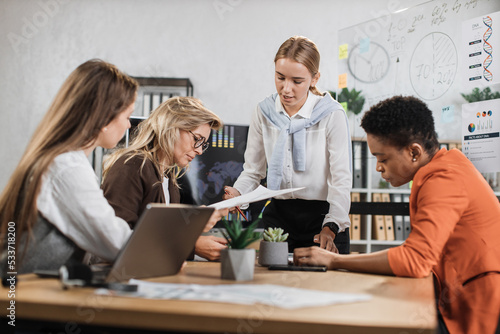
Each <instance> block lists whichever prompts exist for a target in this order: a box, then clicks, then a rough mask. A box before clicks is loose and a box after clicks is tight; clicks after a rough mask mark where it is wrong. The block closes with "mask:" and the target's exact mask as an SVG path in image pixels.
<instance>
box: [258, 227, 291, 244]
mask: <svg viewBox="0 0 500 334" xmlns="http://www.w3.org/2000/svg"><path fill="white" fill-rule="evenodd" d="M283 232H285V231H283V229H282V228H271V227H269V228H268V229H267V230H264V234H263V237H264V240H265V241H269V242H283V241H285V240H286V239H287V238H288V233H285V234H283Z"/></svg>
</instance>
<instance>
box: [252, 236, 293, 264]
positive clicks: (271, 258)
mask: <svg viewBox="0 0 500 334" xmlns="http://www.w3.org/2000/svg"><path fill="white" fill-rule="evenodd" d="M259 264H260V265H261V266H264V267H268V266H270V265H273V264H284V265H286V264H288V242H286V241H284V242H269V241H265V240H262V241H261V242H260V246H259Z"/></svg>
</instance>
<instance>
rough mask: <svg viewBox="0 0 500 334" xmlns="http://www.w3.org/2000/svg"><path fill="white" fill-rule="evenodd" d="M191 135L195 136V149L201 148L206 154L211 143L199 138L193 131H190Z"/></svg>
mask: <svg viewBox="0 0 500 334" xmlns="http://www.w3.org/2000/svg"><path fill="white" fill-rule="evenodd" d="M188 132H189V133H190V134H192V135H193V139H194V148H198V147H201V150H202V151H203V152H205V151H206V150H207V149H208V146H210V144H209V142H208V141H207V139H206V138H205V137H197V136H196V135H195V134H194V133H192V132H191V131H188Z"/></svg>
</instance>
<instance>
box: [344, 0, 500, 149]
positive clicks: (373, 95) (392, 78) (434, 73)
mask: <svg viewBox="0 0 500 334" xmlns="http://www.w3.org/2000/svg"><path fill="white" fill-rule="evenodd" d="M499 10H500V1H498V0H449V1H429V2H425V3H423V4H420V5H418V6H415V7H411V8H407V9H405V10H402V11H400V12H396V13H389V11H388V10H387V11H386V13H387V14H386V15H382V16H379V17H377V18H374V19H373V20H370V21H367V22H364V23H361V24H357V25H354V26H352V27H348V28H345V29H342V30H340V31H339V33H338V34H339V51H340V49H343V50H344V52H343V53H341V52H339V60H338V73H339V82H340V76H342V75H343V76H344V78H345V77H347V80H346V85H347V87H348V88H349V89H352V88H355V89H356V90H361V91H362V94H363V96H364V97H365V99H366V101H365V105H364V107H363V112H364V111H366V110H368V109H369V108H370V107H371V106H372V105H374V104H375V103H377V102H379V101H381V100H383V99H386V98H388V97H391V96H394V95H412V96H415V97H418V98H420V99H422V100H423V101H424V102H426V103H427V105H428V106H429V108H430V109H431V110H432V111H433V115H434V120H435V124H436V131H437V133H438V137H439V139H440V140H441V141H445V140H451V141H460V139H461V108H462V107H461V106H462V104H464V103H467V102H466V100H465V99H464V98H463V97H462V96H461V95H460V93H466V94H469V93H470V92H471V91H472V88H471V84H470V83H467V82H466V77H467V71H466V59H465V58H466V56H465V55H464V52H466V50H467V49H466V47H465V46H464V45H463V43H464V38H463V37H462V25H463V22H465V21H467V20H470V19H472V18H476V17H480V16H483V15H488V14H490V13H494V12H497V11H499ZM495 23H496V26H495ZM490 28H493V29H492V30H493V34H491V38H492V39H494V40H497V41H498V40H499V38H500V37H499V36H500V21H497V22H494V24H493V27H492V26H491V22H490ZM485 29H486V27H485ZM495 29H496V31H498V33H497V34H495ZM490 33H491V31H490ZM497 45H498V44H497ZM346 50H347V52H345V51H346ZM497 52H498V51H497ZM341 54H343V55H341ZM493 61H495V60H493ZM497 62H500V57H499V58H498V60H497ZM498 77H500V73H498ZM474 85H475V86H477V87H480V88H481V89H482V88H483V87H484V86H485V85H489V86H491V88H492V90H493V91H498V90H499V88H500V87H499V86H500V85H499V84H494V83H488V82H484V80H477V81H476V82H475V83H474ZM338 91H340V89H339V90H338ZM363 112H362V113H361V114H359V115H357V116H354V115H350V116H349V120H350V123H351V135H352V136H353V137H360V138H362V137H364V136H365V134H364V131H363V130H362V129H361V128H360V127H359V122H360V119H361V117H362V114H363Z"/></svg>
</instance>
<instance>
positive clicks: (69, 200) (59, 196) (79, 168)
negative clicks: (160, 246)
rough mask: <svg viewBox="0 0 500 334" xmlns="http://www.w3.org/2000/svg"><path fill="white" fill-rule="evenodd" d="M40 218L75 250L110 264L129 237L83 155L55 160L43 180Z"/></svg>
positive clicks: (38, 201) (70, 154)
mask: <svg viewBox="0 0 500 334" xmlns="http://www.w3.org/2000/svg"><path fill="white" fill-rule="evenodd" d="M37 207H38V211H39V212H40V214H41V215H42V216H43V217H45V218H46V219H47V220H48V221H49V222H50V223H52V224H53V225H55V226H56V227H57V229H58V230H59V231H60V232H61V233H62V234H63V235H65V236H66V237H68V238H69V239H71V240H72V241H73V242H74V243H75V244H76V245H78V247H80V248H81V249H83V250H85V251H87V252H90V253H92V254H94V255H97V256H98V257H100V258H103V259H105V260H108V261H113V260H114V259H115V258H116V256H117V255H118V252H119V251H120V249H121V248H122V246H123V245H124V244H125V242H126V241H127V240H128V238H129V237H130V235H131V234H132V230H131V229H130V227H129V226H128V224H127V223H126V222H125V221H124V220H123V219H121V218H119V217H116V216H115V211H114V210H113V208H112V207H111V206H110V205H109V204H108V201H107V200H106V198H105V197H104V195H103V193H102V190H101V189H100V188H99V183H98V180H97V178H96V175H95V173H94V170H93V169H92V167H91V166H90V163H89V161H88V159H87V157H86V156H85V153H84V152H83V151H73V152H67V153H63V154H61V155H59V156H57V157H56V158H55V159H54V161H53V163H52V165H50V167H49V169H48V170H47V171H46V173H45V174H44V175H43V177H42V186H41V189H40V193H39V195H38V198H37Z"/></svg>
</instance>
